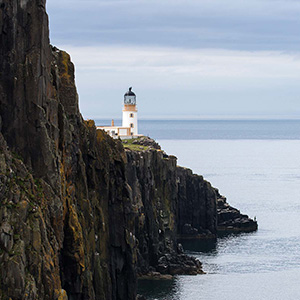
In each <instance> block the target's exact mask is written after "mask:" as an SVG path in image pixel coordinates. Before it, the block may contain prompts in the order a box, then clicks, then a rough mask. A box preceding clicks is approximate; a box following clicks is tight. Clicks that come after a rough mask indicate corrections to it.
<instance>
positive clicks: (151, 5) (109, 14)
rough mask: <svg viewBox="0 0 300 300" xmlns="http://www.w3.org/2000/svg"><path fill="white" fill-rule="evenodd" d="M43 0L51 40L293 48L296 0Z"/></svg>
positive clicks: (298, 27)
mask: <svg viewBox="0 0 300 300" xmlns="http://www.w3.org/2000/svg"><path fill="white" fill-rule="evenodd" d="M82 3H83V2H82V1H68V0H61V1H57V0H53V1H48V9H49V12H50V20H51V32H52V41H53V42H54V43H55V44H58V45H61V44H63V43H66V42H67V43H68V44H72V45H83V44H84V45H93V46H94V45H111V44H115V45H120V44H122V45H130V46H132V45H145V46H149V45H150V46H155V45H159V46H165V47H168V46H171V47H186V48H212V47H213V48H227V49H235V50H237V49H242V50H299V45H300V43H299V42H300V32H299V31H300V19H299V17H298V16H299V13H300V3H299V2H297V1H289V0H286V1H276V0H272V1H271V0H259V1H258V0H252V1H246V0H228V1H226V2H224V1H222V0H214V1H211V0H201V1H198V0H197V1H195V0H192V1H191V0H190V1H178V0H177V1H174V0H173V1H169V0H164V1H158V0H154V1H143V0H139V1H133V0H132V1H85V2H84V5H83V4H82Z"/></svg>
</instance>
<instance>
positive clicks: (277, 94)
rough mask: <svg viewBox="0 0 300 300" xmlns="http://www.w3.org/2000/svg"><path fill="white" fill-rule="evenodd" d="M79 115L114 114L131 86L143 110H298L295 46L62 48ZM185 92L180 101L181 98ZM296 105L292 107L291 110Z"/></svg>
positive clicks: (298, 66) (298, 68) (146, 112)
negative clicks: (69, 62) (72, 68)
mask: <svg viewBox="0 0 300 300" xmlns="http://www.w3.org/2000/svg"><path fill="white" fill-rule="evenodd" d="M63 48H64V49H65V50H67V51H68V52H69V53H70V54H71V56H72V59H73V61H74V63H75V65H76V80H77V85H78V91H79V94H80V103H81V109H82V111H83V113H84V115H85V116H90V117H91V116H94V115H95V114H96V115H99V114H100V115H113V116H114V114H115V113H119V110H120V109H118V108H116V107H121V104H122V95H123V94H124V92H125V91H126V89H127V88H128V86H131V85H133V87H134V90H135V91H137V94H138V95H139V97H141V98H142V102H140V103H139V105H142V108H143V109H142V111H144V113H143V115H153V114H155V108H157V107H160V108H161V111H160V113H162V114H164V115H165V114H168V113H169V114H173V115H174V114H178V113H179V112H180V113H182V114H187V115H191V114H195V111H199V113H200V112H201V114H212V113H214V114H217V113H220V114H222V113H225V114H234V113H237V114H241V113H253V114H257V113H264V114H268V113H271V112H272V113H273V114H276V113H279V114H280V113H284V114H289V113H293V112H296V111H297V107H298V104H297V103H298V97H297V95H299V93H300V88H299V84H298V82H299V73H300V56H299V53H282V52H278V51H234V50H226V49H218V50H217V49H185V48H182V49H179V48H166V47H153V48H149V47H121V46H118V47H113V46H110V47H108V46H102V47H100V46H97V47H73V46H65V47H63ZM183 99H184V103H185V105H184V106H183V107H182V106H181V102H182V100H183ZM298 110H299V109H298Z"/></svg>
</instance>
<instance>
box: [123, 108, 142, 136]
mask: <svg viewBox="0 0 300 300" xmlns="http://www.w3.org/2000/svg"><path fill="white" fill-rule="evenodd" d="M131 115H132V116H133V117H131ZM130 124H133V127H131V125H130ZM122 127H131V128H130V130H131V132H132V134H133V135H137V134H138V122H137V112H136V111H128V110H124V111H123V119H122Z"/></svg>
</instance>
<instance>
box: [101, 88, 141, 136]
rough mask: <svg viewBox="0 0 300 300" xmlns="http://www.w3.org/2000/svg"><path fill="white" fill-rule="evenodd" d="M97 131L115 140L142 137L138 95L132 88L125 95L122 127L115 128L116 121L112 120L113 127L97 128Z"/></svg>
mask: <svg viewBox="0 0 300 300" xmlns="http://www.w3.org/2000/svg"><path fill="white" fill-rule="evenodd" d="M97 129H101V130H104V131H106V132H107V133H108V134H109V135H110V136H112V137H113V138H118V137H120V138H133V137H138V136H142V135H141V134H138V118H137V106H136V95H135V93H134V92H133V91H132V87H130V88H129V90H128V91H127V92H126V93H125V95H124V104H123V117H122V126H115V124H114V120H112V122H111V126H97Z"/></svg>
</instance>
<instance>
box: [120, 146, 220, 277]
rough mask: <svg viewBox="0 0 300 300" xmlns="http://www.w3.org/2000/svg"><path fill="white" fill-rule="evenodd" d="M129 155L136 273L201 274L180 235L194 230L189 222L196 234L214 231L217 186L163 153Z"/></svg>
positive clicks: (198, 266) (215, 226)
mask: <svg viewBox="0 0 300 300" xmlns="http://www.w3.org/2000/svg"><path fill="white" fill-rule="evenodd" d="M126 154H127V161H128V162H127V165H126V176H127V181H128V184H129V185H130V187H131V198H132V203H133V205H134V206H135V207H136V211H137V217H136V220H135V236H136V238H137V239H138V241H139V246H138V273H139V274H140V275H141V274H147V273H149V272H151V271H158V272H160V273H161V274H171V275H174V274H197V273H201V272H202V270H201V264H200V262H198V261H196V260H194V259H192V258H191V257H188V256H186V255H184V254H182V250H180V249H178V247H177V236H178V233H179V234H180V235H182V236H184V235H189V234H190V232H184V229H185V228H186V226H187V224H188V226H189V227H190V228H192V229H193V230H194V231H195V232H196V234H195V235H198V234H199V233H200V232H201V233H202V234H204V235H207V234H208V233H209V234H211V235H213V234H215V233H216V231H217V210H216V193H215V189H214V188H212V187H211V185H210V184H209V183H208V182H206V181H205V180H204V179H203V177H202V176H198V175H195V174H193V173H192V171H191V170H188V169H184V168H181V167H178V166H177V164H176V157H174V156H166V155H165V154H164V153H163V152H162V151H156V150H153V149H152V150H148V151H144V152H135V151H131V150H126Z"/></svg>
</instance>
